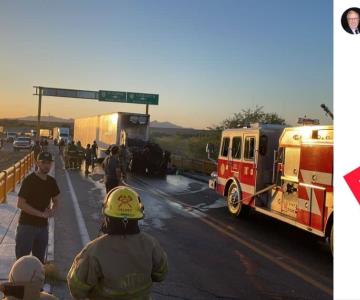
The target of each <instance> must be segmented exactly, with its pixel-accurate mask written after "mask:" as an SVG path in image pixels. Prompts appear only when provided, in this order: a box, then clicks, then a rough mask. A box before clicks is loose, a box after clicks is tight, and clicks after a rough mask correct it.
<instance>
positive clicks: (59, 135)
mask: <svg viewBox="0 0 360 300" xmlns="http://www.w3.org/2000/svg"><path fill="white" fill-rule="evenodd" d="M53 138H54V140H55V139H56V140H57V141H60V140H64V142H65V143H68V142H69V141H70V128H67V127H55V128H54V129H53Z"/></svg>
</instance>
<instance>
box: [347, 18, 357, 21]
mask: <svg viewBox="0 0 360 300" xmlns="http://www.w3.org/2000/svg"><path fill="white" fill-rule="evenodd" d="M347 19H348V21H358V20H359V18H347Z"/></svg>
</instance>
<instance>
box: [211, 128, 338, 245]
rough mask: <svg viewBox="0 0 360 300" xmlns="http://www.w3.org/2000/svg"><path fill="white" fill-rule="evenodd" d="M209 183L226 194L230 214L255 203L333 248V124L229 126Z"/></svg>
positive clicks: (222, 193)
mask: <svg viewBox="0 0 360 300" xmlns="http://www.w3.org/2000/svg"><path fill="white" fill-rule="evenodd" d="M209 187H210V188H212V189H214V190H215V191H216V192H217V193H219V194H220V195H222V196H224V197H226V201H227V207H228V210H229V212H230V214H232V215H234V216H240V215H243V214H246V213H247V212H248V211H249V209H250V208H253V209H254V210H256V211H257V212H260V213H263V214H266V215H268V216H270V217H273V218H276V219H278V220H281V221H284V222H286V223H289V224H291V225H294V226H296V227H299V228H301V229H303V230H306V231H309V232H312V233H314V234H316V235H318V236H321V237H328V238H329V241H330V247H331V250H332V240H333V234H332V224H333V127H332V126H313V125H311V126H299V127H290V128H285V127H284V126H279V125H263V124H255V125H252V126H251V128H236V129H226V130H224V131H223V133H222V137H221V146H220V151H219V157H218V160H217V172H216V173H214V174H212V178H211V179H210V181H209Z"/></svg>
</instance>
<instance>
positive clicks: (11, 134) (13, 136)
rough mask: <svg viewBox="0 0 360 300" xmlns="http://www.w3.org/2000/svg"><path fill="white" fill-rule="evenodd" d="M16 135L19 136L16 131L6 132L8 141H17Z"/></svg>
mask: <svg viewBox="0 0 360 300" xmlns="http://www.w3.org/2000/svg"><path fill="white" fill-rule="evenodd" d="M16 137H17V133H16V132H8V133H7V134H6V142H8V143H12V142H14V141H15V139H16Z"/></svg>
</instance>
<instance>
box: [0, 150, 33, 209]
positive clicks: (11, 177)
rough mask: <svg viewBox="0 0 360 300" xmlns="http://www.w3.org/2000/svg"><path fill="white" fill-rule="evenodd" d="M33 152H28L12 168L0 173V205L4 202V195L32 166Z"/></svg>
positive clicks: (10, 190)
mask: <svg viewBox="0 0 360 300" xmlns="http://www.w3.org/2000/svg"><path fill="white" fill-rule="evenodd" d="M34 161H35V160H34V152H33V151H32V152H30V153H29V154H27V155H26V156H25V157H24V158H23V159H21V160H19V161H18V162H16V163H15V164H14V165H13V166H12V167H10V168H8V169H6V170H3V171H0V204H1V203H4V202H6V195H7V193H9V192H12V191H14V190H15V187H16V185H17V184H18V183H20V182H21V180H22V179H23V178H24V177H25V176H26V174H27V173H28V172H29V171H30V169H31V168H32V166H33V165H34Z"/></svg>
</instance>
